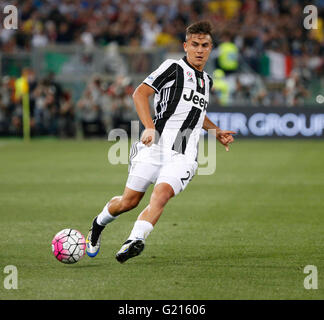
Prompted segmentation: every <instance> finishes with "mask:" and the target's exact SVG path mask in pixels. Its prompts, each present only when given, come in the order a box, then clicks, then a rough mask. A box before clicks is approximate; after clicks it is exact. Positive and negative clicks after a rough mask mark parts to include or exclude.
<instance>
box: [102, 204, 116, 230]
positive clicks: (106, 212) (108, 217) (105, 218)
mask: <svg viewBox="0 0 324 320" xmlns="http://www.w3.org/2000/svg"><path fill="white" fill-rule="evenodd" d="M108 204H109V202H108V203H107V204H106V205H105V206H104V208H103V209H102V211H101V213H100V214H99V215H98V217H97V223H98V224H99V225H100V226H105V225H107V224H108V223H110V222H112V221H114V220H115V219H116V218H117V217H114V216H112V215H111V214H110V213H109V210H108Z"/></svg>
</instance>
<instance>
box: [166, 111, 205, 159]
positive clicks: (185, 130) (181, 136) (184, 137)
mask: <svg viewBox="0 0 324 320" xmlns="http://www.w3.org/2000/svg"><path fill="white" fill-rule="evenodd" d="M200 114H201V109H199V108H196V107H192V108H191V110H190V112H189V114H188V116H187V118H186V120H185V121H184V122H183V124H182V126H181V128H180V130H179V132H178V134H177V136H176V139H175V142H174V144H173V146H172V150H175V151H177V152H179V153H185V151H186V148H187V143H188V141H189V138H190V135H191V133H192V131H193V129H194V128H195V126H196V125H197V123H198V120H199V117H200Z"/></svg>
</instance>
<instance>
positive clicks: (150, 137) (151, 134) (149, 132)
mask: <svg viewBox="0 0 324 320" xmlns="http://www.w3.org/2000/svg"><path fill="white" fill-rule="evenodd" d="M154 140H155V129H152V128H148V129H145V130H144V131H143V133H142V137H141V141H142V143H144V144H145V145H146V146H148V147H149V146H151V145H152V144H153V143H154Z"/></svg>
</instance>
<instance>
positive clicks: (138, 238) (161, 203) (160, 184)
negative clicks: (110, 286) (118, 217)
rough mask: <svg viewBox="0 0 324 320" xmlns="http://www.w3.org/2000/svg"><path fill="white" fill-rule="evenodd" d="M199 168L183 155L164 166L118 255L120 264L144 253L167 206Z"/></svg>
mask: <svg viewBox="0 0 324 320" xmlns="http://www.w3.org/2000/svg"><path fill="white" fill-rule="evenodd" d="M197 166H198V164H197V163H196V162H194V163H186V161H185V159H184V158H183V155H180V154H179V157H177V158H176V159H175V160H174V161H173V162H172V163H168V164H166V165H163V166H162V168H161V170H160V172H159V176H158V178H157V180H156V184H155V188H154V189H153V193H152V195H151V198H150V204H149V205H148V206H147V207H146V208H145V209H144V210H143V211H142V212H141V214H140V215H139V217H138V219H137V221H136V222H135V224H134V227H133V230H132V232H131V234H130V236H129V238H128V239H127V241H126V242H125V243H124V244H123V246H122V248H121V249H120V250H119V251H118V252H117V254H116V259H117V260H118V261H119V262H125V261H126V260H128V259H129V258H132V257H135V256H137V255H139V254H140V253H141V252H142V251H143V249H144V245H145V240H146V238H147V236H148V235H149V234H150V233H151V232H152V230H153V227H154V225H155V224H156V223H157V221H158V220H159V218H160V216H161V214H162V212H163V210H164V208H165V205H166V204H167V202H168V201H169V200H170V199H171V198H172V197H173V196H176V195H177V194H178V193H180V192H181V191H183V190H184V189H185V188H186V187H187V185H188V183H189V182H190V181H191V179H192V178H193V176H194V175H195V172H196V169H197Z"/></svg>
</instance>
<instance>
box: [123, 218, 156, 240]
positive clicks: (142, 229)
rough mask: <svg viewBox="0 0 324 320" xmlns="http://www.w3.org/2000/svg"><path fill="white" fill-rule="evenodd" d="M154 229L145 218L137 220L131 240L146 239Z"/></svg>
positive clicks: (130, 236)
mask: <svg viewBox="0 0 324 320" xmlns="http://www.w3.org/2000/svg"><path fill="white" fill-rule="evenodd" d="M152 230H153V225H152V224H151V223H150V222H148V221H145V220H137V221H136V222H135V224H134V227H133V230H132V232H131V234H130V235H129V237H128V239H129V240H135V239H142V240H145V239H146V238H147V236H148V235H149V234H150V233H151V231H152Z"/></svg>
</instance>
